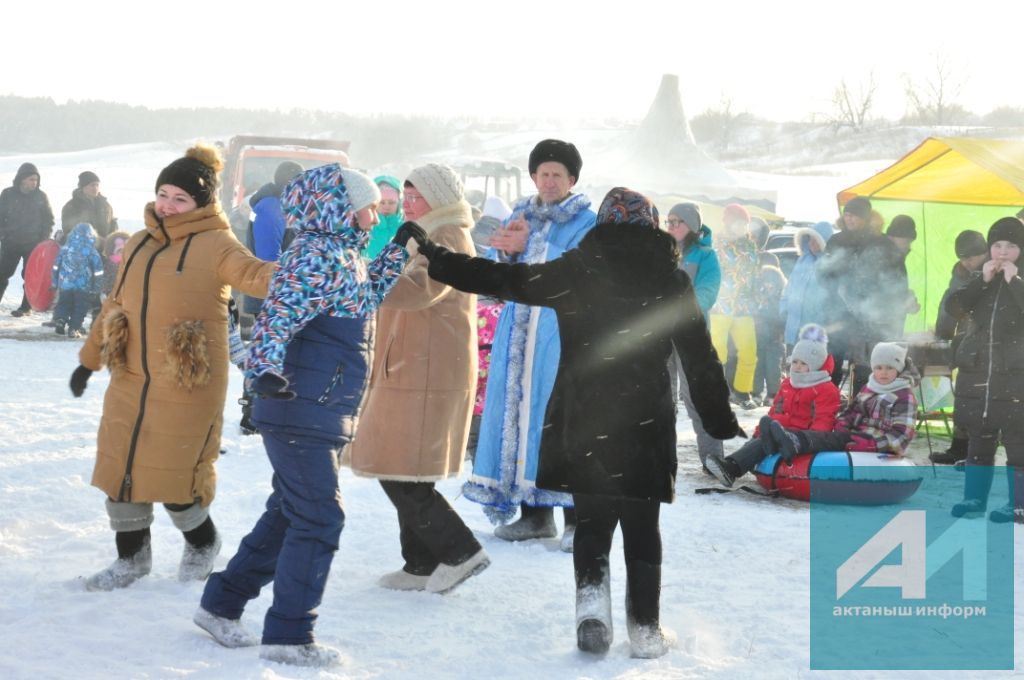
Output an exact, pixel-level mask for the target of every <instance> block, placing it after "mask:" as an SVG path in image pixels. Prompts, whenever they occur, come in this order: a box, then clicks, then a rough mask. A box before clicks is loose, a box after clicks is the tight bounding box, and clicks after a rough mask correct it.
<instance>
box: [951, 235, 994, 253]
mask: <svg viewBox="0 0 1024 680" xmlns="http://www.w3.org/2000/svg"><path fill="white" fill-rule="evenodd" d="M953 250H955V251H956V256H957V257H974V256H976V255H987V254H988V243H986V242H985V235H984V234H982V233H981V232H980V231H974V230H973V229H964V230H963V231H961V232H960V233H959V234H957V235H956V241H954V242H953Z"/></svg>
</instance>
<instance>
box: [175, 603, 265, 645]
mask: <svg viewBox="0 0 1024 680" xmlns="http://www.w3.org/2000/svg"><path fill="white" fill-rule="evenodd" d="M192 622H193V623H195V624H196V625H197V626H199V627H200V628H202V629H203V630H205V631H206V632H207V633H209V634H210V635H211V636H213V639H214V640H216V641H217V643H218V644H220V645H222V646H224V647H230V648H232V649H233V648H235V647H254V646H256V645H258V644H259V643H260V639H259V638H258V637H256V636H255V635H253V634H252V633H250V632H249V631H248V630H246V629H245V627H244V626H243V625H242V621H241V620H240V619H226V618H224V617H223V616H217V615H216V614H211V613H210V612H208V611H206V610H205V609H203V608H202V607H200V608H199V609H197V610H196V613H195V615H194V616H193V617H192Z"/></svg>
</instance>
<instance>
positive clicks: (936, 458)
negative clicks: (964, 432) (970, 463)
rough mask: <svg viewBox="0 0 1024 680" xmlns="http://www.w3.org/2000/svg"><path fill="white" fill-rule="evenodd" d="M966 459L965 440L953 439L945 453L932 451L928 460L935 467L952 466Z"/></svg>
mask: <svg viewBox="0 0 1024 680" xmlns="http://www.w3.org/2000/svg"><path fill="white" fill-rule="evenodd" d="M965 458H967V439H966V438H962V439H961V438H957V437H954V438H953V441H951V442H950V445H949V448H948V449H946V450H945V451H933V452H931V453H930V454H928V460H930V461H931V462H933V463H935V464H936V465H953V464H955V463H959V462H960V461H962V460H964V459H965Z"/></svg>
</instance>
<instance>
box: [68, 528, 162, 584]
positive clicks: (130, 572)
mask: <svg viewBox="0 0 1024 680" xmlns="http://www.w3.org/2000/svg"><path fill="white" fill-rule="evenodd" d="M152 568H153V550H152V548H151V547H150V543H149V539H148V538H147V539H146V542H145V543H144V544H143V545H142V548H141V549H140V550H139V551H138V552H137V553H135V554H134V555H132V556H131V557H125V558H121V557H119V558H117V559H116V560H114V562H113V563H112V564H111V565H110V566H109V567H107V568H106V569H104V570H102V571H98V572H96V573H95V574H93V575H92V576H90V577H89V578H87V579H85V589H86V590H92V591H97V590H99V591H110V590H116V589H118V588H127V587H128V586H130V585H131V584H133V583H135V582H136V581H138V580H139V579H140V578H142V577H143V576H145V575H146V574H148V573H149V571H150V569H152Z"/></svg>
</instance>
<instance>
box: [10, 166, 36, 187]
mask: <svg viewBox="0 0 1024 680" xmlns="http://www.w3.org/2000/svg"><path fill="white" fill-rule="evenodd" d="M32 175H35V176H36V177H39V187H41V186H43V178H42V176H41V175H40V174H39V170H38V169H37V168H36V166H35V165H33V164H32V163H22V164H21V166H19V167H18V172H17V174H15V175H14V184H13V186H14V187H15V188H17V187H18V186H19V185H20V184H21V180H23V179H25V178H26V177H31V176H32ZM39 187H36V188H39Z"/></svg>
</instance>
